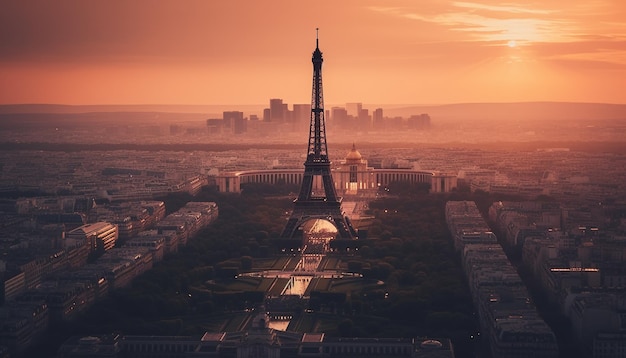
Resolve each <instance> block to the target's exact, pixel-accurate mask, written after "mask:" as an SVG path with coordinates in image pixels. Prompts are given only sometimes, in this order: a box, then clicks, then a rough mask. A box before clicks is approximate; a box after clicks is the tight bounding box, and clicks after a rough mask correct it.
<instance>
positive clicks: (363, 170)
mask: <svg viewBox="0 0 626 358" xmlns="http://www.w3.org/2000/svg"><path fill="white" fill-rule="evenodd" d="M331 172H332V177H333V180H334V185H335V189H336V190H337V192H338V193H341V194H343V195H356V194H358V193H359V192H363V191H377V190H378V189H379V188H381V187H385V186H387V185H389V184H391V183H394V182H402V183H410V184H416V183H425V184H428V185H430V192H431V193H447V192H450V191H451V190H453V189H455V188H456V187H457V176H456V175H455V174H448V173H442V172H438V171H428V170H415V169H401V168H384V169H376V168H372V167H369V166H368V165H367V160H366V159H364V158H363V156H362V155H361V153H359V151H358V150H357V149H356V147H355V146H354V145H353V146H352V149H351V150H350V151H349V152H348V154H347V155H346V157H345V159H344V160H342V161H341V162H340V163H339V165H337V166H333V167H332V168H331ZM303 174H304V173H303V172H302V169H265V170H246V171H237V172H223V173H220V175H218V176H217V178H216V183H217V186H218V188H219V191H220V192H224V193H240V192H241V185H242V184H246V183H265V184H273V185H280V184H297V185H300V184H301V183H302V177H303ZM316 188H317V189H320V190H321V189H322V183H321V181H319V182H316V183H314V185H313V189H316Z"/></svg>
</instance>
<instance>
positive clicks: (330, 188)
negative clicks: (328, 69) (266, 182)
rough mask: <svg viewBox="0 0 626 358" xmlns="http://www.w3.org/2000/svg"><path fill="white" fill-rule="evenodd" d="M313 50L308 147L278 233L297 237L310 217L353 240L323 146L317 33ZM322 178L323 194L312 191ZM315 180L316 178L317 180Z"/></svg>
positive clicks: (324, 143)
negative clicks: (298, 182)
mask: <svg viewBox="0 0 626 358" xmlns="http://www.w3.org/2000/svg"><path fill="white" fill-rule="evenodd" d="M315 42H316V48H315V51H314V52H313V95H312V98H311V125H310V128H309V148H308V153H307V157H306V162H305V163H304V176H303V178H302V186H301V187H300V193H299V194H298V198H297V199H296V200H294V207H293V212H292V213H291V216H290V218H289V220H288V221H287V225H285V228H284V230H283V232H282V234H281V237H282V238H289V239H291V238H299V237H301V236H302V225H303V224H304V223H305V222H307V221H308V220H311V219H325V220H328V221H330V222H331V223H333V225H335V227H336V228H337V237H339V238H341V239H356V238H358V234H357V232H356V230H355V229H354V228H353V227H352V224H351V223H350V219H348V217H346V216H344V215H343V213H342V211H341V198H340V197H337V192H336V191H335V185H334V182H333V177H332V175H331V172H330V160H329V159H328V148H327V146H326V127H325V123H324V97H323V94H322V61H323V60H322V52H321V51H320V49H319V36H317V37H316V39H315ZM320 178H321V183H322V189H323V193H320V192H319V190H318V191H317V192H314V190H313V189H314V188H313V184H314V183H316V182H317V183H319V182H320V180H319V179H320ZM316 179H317V180H316Z"/></svg>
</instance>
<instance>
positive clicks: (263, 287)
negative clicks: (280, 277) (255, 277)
mask: <svg viewBox="0 0 626 358" xmlns="http://www.w3.org/2000/svg"><path fill="white" fill-rule="evenodd" d="M276 280H277V279H276V278H273V277H272V278H263V280H262V281H261V283H260V284H259V286H258V287H257V288H256V289H257V291H263V292H267V291H268V290H269V289H270V287H272V284H273V283H274V281H276Z"/></svg>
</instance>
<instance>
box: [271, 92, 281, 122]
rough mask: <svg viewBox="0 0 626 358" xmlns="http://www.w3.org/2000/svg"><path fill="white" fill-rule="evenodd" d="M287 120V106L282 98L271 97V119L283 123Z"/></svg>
mask: <svg viewBox="0 0 626 358" xmlns="http://www.w3.org/2000/svg"><path fill="white" fill-rule="evenodd" d="M284 120H285V106H284V105H283V100H282V99H280V98H272V99H270V121H271V122H274V123H282V122H283V121H284Z"/></svg>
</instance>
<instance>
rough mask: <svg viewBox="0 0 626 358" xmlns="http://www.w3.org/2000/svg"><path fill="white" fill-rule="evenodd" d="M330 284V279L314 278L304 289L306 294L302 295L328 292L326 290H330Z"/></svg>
mask: <svg viewBox="0 0 626 358" xmlns="http://www.w3.org/2000/svg"><path fill="white" fill-rule="evenodd" d="M331 282H332V279H329V278H319V277H315V278H313V279H312V280H311V283H310V284H309V286H308V287H307V288H306V292H305V293H304V295H305V296H310V295H311V292H312V291H320V292H325V291H328V289H329V288H330V283H331Z"/></svg>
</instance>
